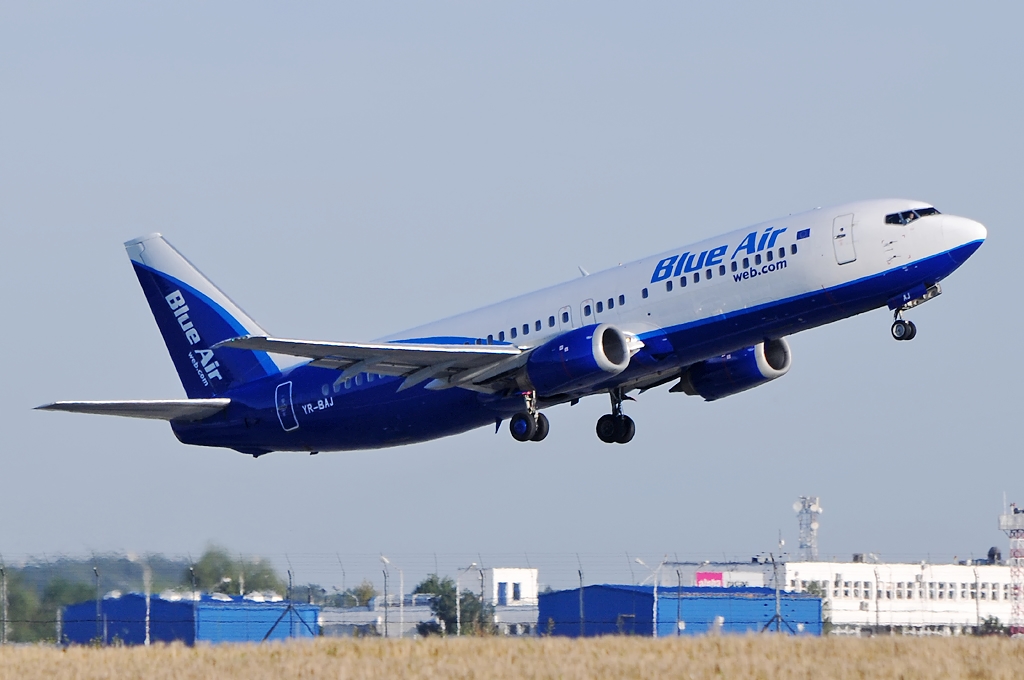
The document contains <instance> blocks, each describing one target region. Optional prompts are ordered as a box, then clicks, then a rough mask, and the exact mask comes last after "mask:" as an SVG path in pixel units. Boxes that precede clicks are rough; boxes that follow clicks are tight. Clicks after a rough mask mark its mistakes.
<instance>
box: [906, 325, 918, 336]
mask: <svg viewBox="0 0 1024 680" xmlns="http://www.w3.org/2000/svg"><path fill="white" fill-rule="evenodd" d="M907 325H908V326H910V333H909V334H908V335H907V337H906V338H905V339H906V340H913V339H914V338H915V337H917V326H915V325H914V322H913V321H908V322H907Z"/></svg>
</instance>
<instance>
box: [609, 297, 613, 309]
mask: <svg viewBox="0 0 1024 680" xmlns="http://www.w3.org/2000/svg"><path fill="white" fill-rule="evenodd" d="M608 309H615V298H608Z"/></svg>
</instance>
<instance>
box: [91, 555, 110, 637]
mask: <svg viewBox="0 0 1024 680" xmlns="http://www.w3.org/2000/svg"><path fill="white" fill-rule="evenodd" d="M92 573H93V574H95V575H96V639H97V640H100V639H102V640H103V646H106V644H107V641H106V636H103V637H102V638H101V637H100V636H101V635H103V629H102V628H101V626H102V623H101V621H100V619H102V618H103V612H102V609H101V608H100V570H99V569H98V568H97V567H95V566H94V567H93V568H92Z"/></svg>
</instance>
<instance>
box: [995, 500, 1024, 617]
mask: <svg viewBox="0 0 1024 680" xmlns="http://www.w3.org/2000/svg"><path fill="white" fill-rule="evenodd" d="M999 528H1000V529H1002V530H1003V531H1005V532H1006V535H1007V536H1009V538H1010V558H1009V560H1007V563H1008V564H1009V566H1010V598H1011V599H1010V635H1014V636H1017V635H1024V511H1021V510H1018V509H1017V505H1016V504H1015V503H1014V504H1011V505H1010V512H1008V513H1006V514H1005V515H1000V516H999Z"/></svg>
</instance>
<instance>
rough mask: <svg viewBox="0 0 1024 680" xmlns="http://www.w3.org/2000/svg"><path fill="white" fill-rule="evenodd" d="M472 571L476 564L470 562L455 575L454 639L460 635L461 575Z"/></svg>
mask: <svg viewBox="0 0 1024 680" xmlns="http://www.w3.org/2000/svg"><path fill="white" fill-rule="evenodd" d="M473 569H476V562H472V563H471V564H470V565H469V566H468V567H466V568H465V569H460V570H459V572H458V573H457V574H456V575H455V636H456V637H460V636H461V635H462V593H461V592H460V588H461V585H460V583H461V579H462V575H463V574H465V573H466V572H467V571H472V570H473Z"/></svg>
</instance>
